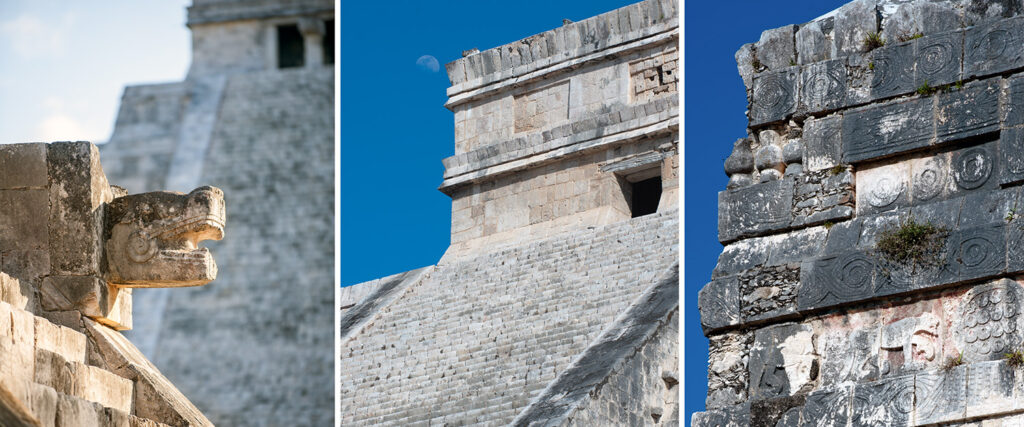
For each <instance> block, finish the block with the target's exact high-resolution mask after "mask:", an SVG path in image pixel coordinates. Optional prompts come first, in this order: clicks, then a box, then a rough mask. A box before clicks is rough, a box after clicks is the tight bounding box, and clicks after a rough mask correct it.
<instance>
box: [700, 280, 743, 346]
mask: <svg viewBox="0 0 1024 427" xmlns="http://www.w3.org/2000/svg"><path fill="white" fill-rule="evenodd" d="M738 286H739V282H738V281H737V280H736V277H735V276H730V277H725V278H719V279H715V280H712V281H711V282H710V283H708V284H707V285H705V286H704V288H703V289H701V290H700V293H699V294H698V297H697V307H698V310H699V311H700V323H701V326H702V327H703V328H704V333H705V334H707V333H709V332H710V331H713V330H715V329H720V328H723V327H726V326H730V325H736V324H739V321H740V313H739V311H740V305H739V288H738Z"/></svg>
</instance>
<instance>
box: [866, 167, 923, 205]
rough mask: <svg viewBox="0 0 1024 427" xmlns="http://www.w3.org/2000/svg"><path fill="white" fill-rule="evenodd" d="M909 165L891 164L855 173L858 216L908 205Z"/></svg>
mask: <svg viewBox="0 0 1024 427" xmlns="http://www.w3.org/2000/svg"><path fill="white" fill-rule="evenodd" d="M910 174H911V171H910V164H909V163H907V162H899V163H893V164H888V165H883V166H877V167H873V168H871V169H865V170H862V171H859V172H858V173H857V211H858V214H861V215H863V214H871V213H877V212H884V211H889V210H893V209H896V208H898V207H902V206H907V205H909V204H910V182H909V181H910Z"/></svg>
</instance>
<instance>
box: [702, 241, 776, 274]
mask: <svg viewBox="0 0 1024 427" xmlns="http://www.w3.org/2000/svg"><path fill="white" fill-rule="evenodd" d="M774 242H775V240H774V239H771V238H768V237H755V238H752V239H744V240H740V241H738V242H734V243H730V244H729V245H727V246H726V247H725V249H723V250H722V253H721V255H719V256H718V263H717V264H716V265H715V270H714V271H713V272H712V273H711V277H713V278H720V277H724V276H727V275H731V274H736V273H739V272H742V271H744V270H747V269H750V268H753V267H755V266H758V265H761V264H764V263H765V262H766V261H767V260H768V254H769V245H770V244H772V243H774Z"/></svg>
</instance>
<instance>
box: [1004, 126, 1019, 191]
mask: <svg viewBox="0 0 1024 427" xmlns="http://www.w3.org/2000/svg"><path fill="white" fill-rule="evenodd" d="M999 166H1000V167H999V183H1000V184H1003V185H1006V184H1015V183H1018V182H1021V181H1024V129H1017V128H1012V129H1003V132H1002V134H1001V135H1000V136H999Z"/></svg>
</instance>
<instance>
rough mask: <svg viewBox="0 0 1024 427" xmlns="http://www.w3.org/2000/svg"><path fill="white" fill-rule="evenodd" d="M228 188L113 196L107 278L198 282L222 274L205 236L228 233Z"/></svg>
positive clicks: (123, 283) (136, 283)
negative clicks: (206, 244)
mask: <svg viewBox="0 0 1024 427" xmlns="http://www.w3.org/2000/svg"><path fill="white" fill-rule="evenodd" d="M225 221H226V216H225V211H224V193H223V192H222V191H221V190H220V189H219V188H216V187H200V188H197V189H195V190H193V191H192V192H191V193H189V194H188V195H184V194H181V193H175V192H169V191H160V192H152V193H142V194H134V195H130V196H124V197H119V198H116V199H114V201H113V202H111V203H110V205H109V206H108V218H107V230H108V233H109V234H108V236H110V237H109V240H107V242H106V249H107V264H108V266H109V267H110V276H109V278H108V282H109V283H110V284H112V285H116V286H119V287H179V286H199V285H205V284H206V283H209V282H210V281H212V280H213V279H215V278H216V277H217V265H216V263H215V262H214V260H213V256H212V255H211V254H210V251H209V250H207V249H206V248H200V247H198V243H199V242H201V241H203V240H220V239H221V238H223V236H224V223H225Z"/></svg>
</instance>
